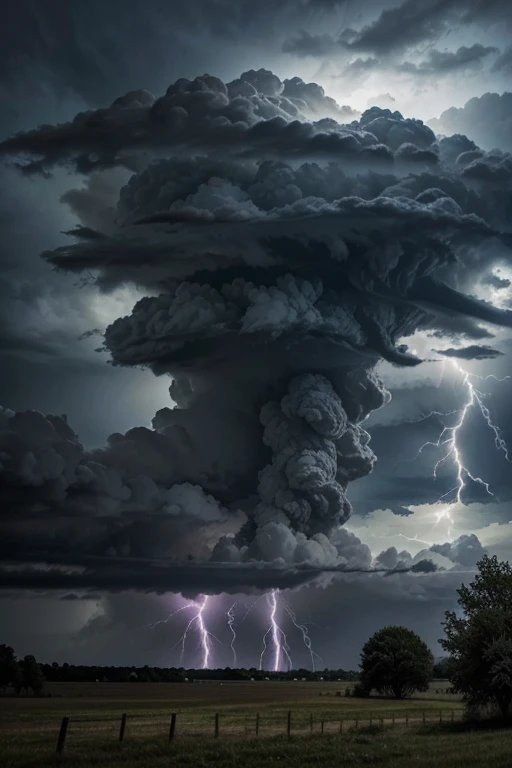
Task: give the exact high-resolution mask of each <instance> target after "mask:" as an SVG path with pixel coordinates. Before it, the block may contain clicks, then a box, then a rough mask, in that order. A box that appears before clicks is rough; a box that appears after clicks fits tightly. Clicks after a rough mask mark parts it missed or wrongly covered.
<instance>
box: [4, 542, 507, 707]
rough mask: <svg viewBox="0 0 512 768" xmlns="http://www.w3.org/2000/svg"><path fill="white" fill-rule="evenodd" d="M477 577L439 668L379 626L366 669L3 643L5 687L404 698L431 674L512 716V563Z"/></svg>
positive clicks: (366, 650)
mask: <svg viewBox="0 0 512 768" xmlns="http://www.w3.org/2000/svg"><path fill="white" fill-rule="evenodd" d="M477 568H478V571H477V574H476V576H475V579H474V581H472V582H471V583H470V584H467V585H462V586H461V588H460V589H459V590H457V594H458V605H459V609H458V611H457V612H455V611H447V612H446V614H445V621H444V622H443V628H444V637H443V638H441V639H440V644H441V647H442V648H443V649H444V650H445V652H446V653H447V656H446V657H445V658H444V659H442V660H441V661H440V662H439V663H438V664H437V665H435V664H434V658H433V655H432V653H431V651H430V650H429V648H428V647H427V645H426V644H425V643H424V642H423V640H422V639H421V638H420V637H419V636H418V635H417V634H416V633H415V632H412V631H411V630H410V629H407V628H406V627H398V626H388V627H384V628H383V629H380V630H379V631H378V632H375V634H374V635H373V636H372V637H371V638H370V639H369V640H368V641H367V643H365V645H364V647H363V649H362V652H361V662H360V670H359V671H358V672H356V671H353V670H343V669H337V670H327V669H325V670H323V671H322V672H318V671H317V672H311V671H309V670H305V669H298V670H291V671H289V672H263V671H260V670H257V669H255V668H252V669H231V668H230V667H226V668H225V669H202V670H196V669H194V670H186V669H184V668H175V667H170V668H161V667H149V666H144V667H114V666H74V665H70V664H58V663H57V662H54V663H53V664H38V663H37V662H36V659H35V658H34V656H25V657H24V659H21V660H18V659H16V656H15V653H14V651H13V649H12V648H10V647H9V646H7V645H0V687H3V688H7V687H9V686H10V687H12V689H13V690H14V691H15V692H16V693H20V692H21V691H23V690H26V691H32V692H33V693H34V694H35V695H38V694H40V693H41V691H42V690H43V686H44V681H45V680H48V681H51V682H77V683H78V682H96V681H98V682H104V681H105V682H125V681H126V682H128V681H132V682H136V681H140V682H165V683H171V682H186V681H193V680H196V681H208V680H212V681H214V680H299V679H300V680H325V681H342V680H343V681H355V682H356V685H355V687H354V689H353V695H356V696H369V695H371V694H372V692H374V691H375V692H377V693H378V694H380V695H383V696H389V697H393V698H396V699H402V698H404V697H407V696H410V695H411V694H413V693H414V692H416V691H426V690H428V687H429V683H430V682H431V680H432V679H434V677H435V678H437V679H447V680H449V681H450V682H451V684H452V686H453V690H454V691H456V692H458V693H461V694H462V696H463V699H464V701H465V703H466V705H467V708H468V710H469V712H470V713H473V714H474V713H476V712H481V711H482V710H485V711H487V712H492V711H494V710H498V711H499V712H500V713H501V715H502V716H503V717H506V716H507V715H508V712H509V709H510V706H511V704H512V568H511V566H510V564H509V563H508V562H507V561H505V562H499V561H498V559H497V557H488V556H487V555H485V556H484V557H483V558H482V559H481V560H480V561H479V563H478V564H477Z"/></svg>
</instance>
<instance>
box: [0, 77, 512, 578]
mask: <svg viewBox="0 0 512 768" xmlns="http://www.w3.org/2000/svg"><path fill="white" fill-rule="evenodd" d="M325 114H328V115H330V117H328V118H325V117H324V115H325ZM333 116H336V117H337V118H338V119H337V120H335V119H334V117H333ZM346 116H347V113H346V110H343V108H340V107H339V106H338V105H337V104H336V103H335V102H333V100H332V99H329V98H328V97H326V95H325V93H324V92H323V90H322V89H321V88H319V86H318V85H316V84H315V83H305V82H303V81H302V80H301V79H300V78H291V79H289V80H286V81H284V82H282V81H281V80H280V79H279V78H278V77H276V76H275V75H274V74H273V73H272V72H270V71H268V70H263V69H260V70H257V71H255V70H249V71H247V72H245V73H244V74H243V75H242V76H241V77H240V78H239V79H237V80H234V81H232V82H230V83H228V84H227V85H226V84H224V83H223V82H222V81H220V80H219V79H217V78H214V77H211V76H209V75H204V76H202V77H200V78H196V79H195V80H194V81H188V80H179V81H177V82H175V83H173V84H172V85H171V86H169V88H168V90H167V93H166V95H165V96H164V97H162V99H155V97H153V96H152V95H151V94H148V93H147V92H144V91H131V92H129V93H128V94H127V95H125V96H123V97H121V98H119V99H117V100H116V101H115V102H114V103H113V105H112V106H111V107H110V108H109V109H107V110H103V111H102V110H99V111H96V112H92V113H87V114H80V115H78V116H77V118H75V120H74V121H72V122H71V123H68V124H65V125H63V126H57V127H52V126H46V127H43V128H41V129H36V130H35V131H32V132H29V133H25V134H22V135H19V136H18V137H15V138H14V139H13V140H12V141H8V142H4V144H3V149H4V151H5V152H9V153H14V154H17V153H18V152H20V151H21V150H22V149H23V150H25V151H26V152H28V153H29V155H31V156H34V157H36V158H37V156H38V155H40V154H41V155H42V158H39V159H34V161H33V162H34V163H35V167H36V168H37V167H39V168H40V169H43V170H47V169H50V168H52V167H53V166H54V165H55V164H58V163H60V162H62V161H68V162H70V163H71V164H74V166H75V167H79V168H81V169H82V170H84V171H85V170H88V171H93V170H95V169H96V168H98V167H100V168H101V167H103V166H108V165H109V164H117V163H119V162H124V160H123V158H121V154H122V153H123V152H127V153H128V155H127V156H128V157H129V158H130V163H132V165H133V167H134V168H140V170H139V172H138V173H137V174H135V176H134V177H133V178H132V179H130V181H129V182H128V184H127V185H126V186H125V187H124V188H123V191H122V193H121V195H120V199H119V202H118V204H117V205H116V206H114V205H113V203H112V194H111V188H110V187H109V185H108V184H107V183H106V182H107V181H108V177H105V176H97V175H94V174H93V175H91V176H90V177H89V181H88V183H87V184H86V185H85V187H84V188H83V189H82V190H81V192H80V193H78V194H74V195H69V194H68V195H67V196H66V198H65V202H67V204H68V205H71V206H72V207H73V209H74V210H75V212H76V213H78V214H79V215H80V216H81V219H82V225H81V226H80V227H78V228H77V229H75V230H72V232H71V234H72V235H74V236H75V237H76V238H77V239H78V242H77V243H75V244H71V245H69V246H68V245H66V246H63V247H59V248H57V249H54V250H53V251H51V252H46V253H45V254H44V255H45V258H46V260H47V261H49V262H50V263H52V264H54V265H55V266H57V267H59V268H60V269H62V270H69V271H76V272H81V273H85V274H86V275H88V274H90V272H91V271H93V272H94V273H95V275H97V276H98V282H99V284H100V285H101V286H102V287H103V288H108V289H112V288H113V287H115V286H124V285H126V284H127V283H130V282H134V283H136V284H137V285H138V286H141V287H143V288H146V289H149V292H150V295H149V296H146V297H145V298H143V299H142V300H140V301H139V302H137V304H136V305H135V306H134V308H133V311H132V312H131V314H129V315H127V316H125V317H120V318H118V319H117V320H116V321H115V322H114V323H112V324H111V325H110V326H109V327H108V328H107V331H106V333H105V349H107V350H108V351H109V352H110V354H111V355H112V359H113V362H114V363H116V364H117V365H123V366H128V367H137V366H141V365H142V366H148V367H150V368H151V369H152V370H153V371H154V372H155V373H158V374H161V373H166V374H170V375H171V376H172V377H173V383H172V386H171V390H170V392H171V396H172V398H173V400H174V402H175V405H176V407H174V408H173V409H170V408H165V409H162V410H161V411H159V412H158V413H157V415H156V416H155V418H154V421H153V429H147V428H144V427H139V428H135V429H132V430H129V431H128V432H127V433H126V434H113V435H111V437H110V438H109V440H108V444H107V445H106V446H105V447H104V448H103V449H99V450H94V451H86V450H85V449H84V448H83V446H82V445H81V443H80V441H79V439H78V437H77V435H76V434H75V433H74V432H73V431H72V429H71V428H70V426H69V425H68V424H67V422H66V420H65V419H64V418H61V417H56V416H47V417H45V416H43V415H42V414H40V413H35V412H25V413H12V412H9V411H5V412H3V414H2V432H1V435H0V437H1V449H2V473H3V478H4V484H3V489H2V493H3V494H4V508H5V510H6V513H5V515H4V517H3V518H2V521H1V526H2V542H3V544H2V546H3V547H4V548H5V552H6V554H7V553H9V554H10V555H11V557H13V556H14V553H16V554H17V557H18V559H19V560H20V561H23V559H24V558H25V559H27V561H28V562H30V561H32V562H34V561H36V560H37V559H38V558H39V559H40V560H43V561H44V560H45V556H46V557H47V558H49V554H48V553H50V555H52V557H53V558H55V559H54V560H53V562H54V563H57V564H58V563H59V562H60V563H66V562H68V563H72V564H75V565H76V564H79V563H80V557H83V556H85V555H87V556H96V555H101V556H103V557H107V559H108V569H109V570H108V573H106V574H104V580H103V582H102V584H99V582H98V579H99V578H100V575H99V573H98V572H96V571H94V572H93V573H92V575H88V572H87V571H86V572H85V573H84V574H81V575H77V574H75V573H72V574H69V572H67V573H66V576H65V580H63V578H64V577H63V576H62V574H61V573H60V572H59V573H57V575H56V574H55V570H56V569H55V567H54V568H53V569H52V572H51V575H49V576H44V574H43V576H41V579H42V582H41V583H43V581H44V579H47V583H46V586H47V587H48V586H49V581H48V580H52V579H53V580H54V582H53V583H55V586H57V583H60V584H61V586H62V588H63V589H67V590H69V589H72V588H78V586H79V582H78V579H79V578H80V579H82V586H89V587H91V588H95V589H100V588H118V589H122V588H128V587H134V588H135V587H138V588H141V589H146V588H150V587H149V585H150V583H152V585H153V586H152V587H151V588H155V578H156V576H162V575H163V578H164V579H167V582H166V583H167V588H168V589H175V588H177V587H176V584H175V582H174V581H173V580H172V578H171V571H169V572H168V573H167V572H166V573H164V572H162V571H158V573H156V572H155V570H154V569H153V568H149V569H148V567H147V564H146V565H144V568H143V570H142V572H141V574H140V577H137V578H140V580H139V582H136V581H135V576H134V577H133V580H132V581H131V582H130V581H127V580H126V572H125V571H126V569H125V568H124V565H121V564H120V561H121V559H123V558H125V557H128V558H129V559H131V560H133V565H134V567H137V558H141V557H142V558H154V557H159V558H163V559H166V560H171V561H173V562H174V563H176V562H177V560H178V559H179V561H180V563H181V560H182V558H183V553H186V554H187V555H189V557H190V558H191V559H193V560H194V562H195V564H194V565H193V566H192V565H191V566H190V570H189V569H188V568H186V569H183V568H181V567H178V565H176V568H177V572H178V571H179V572H180V574H181V577H180V578H182V585H181V589H183V588H186V587H187V584H186V583H184V580H185V581H186V579H188V575H190V580H191V585H192V586H191V588H192V589H194V588H197V589H199V582H198V581H197V578H199V577H197V578H196V575H195V574H196V566H197V568H199V569H201V568H202V567H203V566H204V563H206V562H209V563H223V564H226V563H229V564H231V565H230V567H229V569H228V568H224V569H223V568H222V567H221V566H219V567H218V572H219V573H221V574H225V573H227V571H228V570H229V579H230V582H229V584H228V583H227V581H223V582H221V583H218V584H217V583H216V585H215V587H214V586H212V585H211V584H210V587H209V589H214V588H215V589H216V590H218V591H220V590H223V589H228V588H229V589H230V590H233V591H235V590H240V589H245V588H249V586H250V585H249V583H248V579H249V576H248V575H247V573H246V571H244V568H249V567H250V569H252V570H251V573H253V571H254V572H258V573H259V572H264V573H265V572H266V571H265V567H264V566H263V564H266V565H270V566H271V567H277V566H278V567H279V569H280V574H281V575H283V573H285V574H288V573H292V574H296V572H300V582H299V581H294V582H293V583H294V584H298V583H302V581H305V580H307V579H308V578H317V575H320V574H325V573H327V574H329V573H332V574H335V573H338V572H340V571H346V570H347V569H349V568H356V569H358V570H361V569H362V570H364V571H366V570H368V569H371V565H372V556H371V552H370V550H369V548H368V547H367V546H366V545H364V544H363V543H362V542H361V541H360V540H359V539H358V538H357V537H356V536H354V535H353V534H351V533H350V532H348V531H347V530H346V529H345V528H343V527H342V526H343V523H344V522H346V520H347V518H348V516H349V515H350V511H351V507H350V504H349V502H348V500H347V489H348V486H349V484H350V483H352V482H353V481H355V480H357V479H358V478H362V477H364V476H365V475H368V473H370V472H371V471H372V468H373V466H374V463H375V454H374V452H373V451H372V449H371V448H370V445H369V439H370V436H369V434H368V433H367V431H366V430H365V429H364V428H363V427H362V422H363V420H364V419H365V417H366V416H367V415H368V414H369V413H370V412H371V411H372V410H375V409H377V408H379V407H380V406H382V405H384V404H385V403H386V402H387V401H388V400H389V396H388V394H387V392H386V390H385V388H384V387H383V386H382V384H381V383H380V381H379V379H378V378H377V377H376V376H375V374H374V373H373V371H372V367H373V365H374V363H375V362H376V361H378V360H379V359H382V358H384V359H386V360H388V361H391V362H392V363H393V364H395V365H402V366H415V365H417V364H419V362H420V360H419V358H418V357H417V356H415V355H414V354H412V353H411V352H410V351H409V350H408V348H407V347H406V346H405V345H403V344H402V343H400V340H401V339H402V338H403V337H407V336H409V335H411V334H412V333H414V332H415V331H416V330H418V329H420V328H430V329H432V330H435V329H440V330H444V331H447V330H448V331H452V330H453V323H454V321H455V320H456V319H458V320H459V322H462V323H463V322H467V321H468V319H469V321H470V322H472V320H473V319H477V320H484V321H486V322H490V323H494V324H496V325H503V326H510V325H511V324H512V323H511V317H512V312H509V311H506V310H502V309H499V308H497V307H493V306H491V305H490V304H486V303H485V302H482V301H479V300H477V299H476V298H474V297H472V296H468V295H466V294H465V293H463V292H462V291H461V290H456V289H455V287H454V285H452V284H457V282H459V283H462V284H463V285H464V286H465V285H466V282H467V284H471V280H472V279H473V281H474V277H475V274H479V272H478V271H477V268H476V267H475V266H474V265H473V263H472V262H471V260H470V257H469V256H468V255H467V245H473V246H480V245H481V243H482V242H483V241H486V240H487V239H489V238H492V239H493V242H494V241H495V240H497V241H498V242H501V243H504V244H506V243H507V242H508V241H507V238H506V237H505V236H503V235H500V233H499V231H498V230H497V229H496V228H495V225H496V224H501V220H500V218H499V212H498V213H496V211H495V210H494V207H492V215H491V214H489V210H491V207H490V206H487V207H486V205H485V204H484V198H483V196H481V195H480V194H479V192H478V190H477V191H475V190H473V189H468V188H467V187H466V186H465V184H464V182H463V181H462V180H461V179H459V178H457V179H455V180H453V181H452V180H451V178H448V179H447V178H446V176H445V175H444V174H446V173H453V172H452V171H451V165H450V170H448V169H444V170H442V168H441V165H442V164H443V163H444V162H445V158H446V157H448V156H449V157H450V162H451V163H452V162H453V160H452V156H453V155H455V153H456V152H458V151H459V150H462V151H468V150H471V149H472V145H471V144H470V143H468V142H467V141H466V142H464V141H463V140H461V139H457V140H456V141H455V142H454V145H456V147H454V146H451V145H450V146H448V143H447V142H445V143H444V144H441V143H439V144H438V143H437V142H436V140H435V135H434V133H433V132H432V130H431V129H430V128H428V127H427V126H425V125H424V124H423V123H422V122H421V121H418V120H414V119H404V118H403V116H402V115H401V114H400V113H398V112H391V111H390V110H381V109H379V108H376V107H374V108H372V109H370V110H367V112H365V113H364V114H363V115H362V116H361V119H360V120H359V121H352V122H351V124H349V125H343V124H342V122H341V121H343V119H344V118H345V117H346ZM452 143H453V142H452ZM205 146H206V147H208V148H210V149H212V148H215V150H216V151H215V153H210V155H209V156H208V157H207V158H205V157H194V153H195V151H196V150H197V149H198V148H201V147H205ZM155 149H156V150H157V151H160V150H165V153H166V154H168V153H171V154H172V153H178V154H179V155H180V158H179V159H177V158H173V157H170V158H169V157H167V158H166V159H162V160H159V161H157V162H155V163H150V162H149V161H150V159H151V157H148V151H149V152H153V150H155ZM284 149H286V151H287V152H291V151H293V160H294V162H293V164H292V163H290V164H286V163H284V162H282V161H280V162H276V161H275V160H268V158H267V155H268V154H269V153H270V154H272V153H275V152H276V151H277V150H279V151H281V150H284ZM321 153H325V154H326V156H327V157H331V156H332V157H335V158H336V159H338V160H340V159H342V158H343V159H347V158H350V157H352V156H355V157H357V159H358V163H357V164H354V165H351V164H349V163H344V164H343V165H341V164H336V163H329V164H327V165H326V164H323V165H320V164H317V163H311V162H304V161H306V160H308V159H309V157H310V155H311V154H315V155H318V154H321ZM125 157H126V155H125ZM425 165H426V166H431V167H433V170H432V171H430V172H429V173H422V172H421V171H422V170H423V169H424V167H425ZM411 166H412V167H415V168H416V169H417V170H418V171H419V173H417V174H415V175H413V176H411V177H410V178H408V179H405V180H402V179H401V176H402V174H404V173H407V171H408V169H410V167H411ZM375 168H377V170H378V171H379V173H376V172H375ZM473 183H476V182H474V181H473V180H472V184H473ZM488 216H489V220H490V221H491V222H492V225H490V224H489V223H488V221H487V218H488ZM493 217H494V218H493ZM95 222H98V229H94V228H93V226H94V223H95ZM120 224H122V225H123V226H120ZM493 263H494V262H492V261H490V262H489V264H488V265H487V269H490V268H491V267H492V264H493ZM478 269H481V267H480V266H479V267H478ZM443 270H444V271H443ZM472 270H473V271H472ZM434 274H436V278H435V277H434ZM437 274H442V275H443V276H446V281H447V282H446V283H445V282H443V281H442V280H443V279H444V277H443V278H440V279H437ZM154 294H157V295H154ZM470 327H471V326H470ZM434 422H435V423H433V424H432V425H431V426H432V429H433V428H434V426H437V427H439V423H440V421H439V418H437V419H435V418H434ZM219 435H222V440H221V441H219ZM404 442H405V441H404ZM414 480H415V478H414V477H409V478H408V479H407V478H406V479H405V480H404V482H403V491H402V492H403V496H404V501H407V490H406V488H407V481H410V488H411V490H412V488H413V481H414ZM430 490H431V489H427V488H425V498H428V495H427V494H428V492H429V491H430ZM471 490H472V489H471ZM472 492H473V491H472ZM415 493H416V496H418V493H419V491H418V488H416V491H415ZM380 497H381V499H382V498H384V497H385V492H384V493H382V494H380ZM395 501H396V504H397V506H400V505H401V506H406V503H403V504H402V503H401V501H400V500H395ZM26 519H30V521H31V525H30V526H25V525H22V524H21V521H23V522H24V521H25V520H26ZM64 553H67V556H65V555H64ZM66 557H67V559H66ZM123 562H124V561H123ZM254 563H256V564H257V565H256V566H254ZM251 564H252V565H251ZM168 567H169V568H171V569H172V568H174V567H175V565H174V564H173V565H169V566H168ZM425 567H426V568H432V565H427V566H425ZM98 568H99V566H98ZM118 569H120V570H122V575H119V574H120V571H119V570H118ZM283 569H284V571H283ZM303 569H305V571H304V573H307V575H306V576H305V575H304V573H303V572H302V570H303ZM57 571H59V569H57ZM215 573H217V571H215ZM155 574H156V576H155ZM37 575H38V574H36V575H34V574H33V573H32V572H30V573H29V574H28V575H27V576H26V582H25V584H26V586H27V588H28V586H29V584H34V583H35V580H36V576H37ZM223 578H225V579H227V576H224V575H223ZM250 578H252V579H253V580H254V583H253V585H252V586H253V588H258V584H259V582H258V580H257V579H256V576H255V575H254V574H253V575H252V576H251V577H250ZM265 578H266V577H265ZM283 578H284V577H283ZM287 578H288V576H286V577H285V579H284V581H283V583H282V584H280V586H283V587H287V586H292V583H291V582H290V581H286V579H287ZM290 578H293V579H296V578H297V577H296V575H293V576H292V577H290ZM6 579H7V576H6ZM59 579H60V580H61V581H60V582H59ZM71 579H75V581H74V582H73V583H72V582H71ZM195 579H196V580H195ZM201 579H202V581H201V585H203V584H204V583H205V577H204V573H203V574H202V575H201ZM123 580H124V584H123ZM230 585H231V586H230ZM6 586H7V583H6ZM266 586H268V584H267V583H266V582H265V584H264V585H263V586H261V585H260V587H259V588H264V587H266ZM164 588H165V585H162V589H164Z"/></svg>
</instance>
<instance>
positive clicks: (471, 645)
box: [440, 555, 512, 716]
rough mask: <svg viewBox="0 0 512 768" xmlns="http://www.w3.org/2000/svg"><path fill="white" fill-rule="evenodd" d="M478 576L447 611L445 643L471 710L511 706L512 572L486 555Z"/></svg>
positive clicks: (452, 676) (453, 677) (455, 679)
mask: <svg viewBox="0 0 512 768" xmlns="http://www.w3.org/2000/svg"><path fill="white" fill-rule="evenodd" d="M477 565H478V574H477V575H476V577H475V579H474V581H472V582H471V583H470V584H467V585H462V587H461V588H460V589H458V590H457V594H458V595H459V599H458V604H459V607H460V610H459V611H457V612H454V611H447V613H446V618H445V622H444V631H445V637H444V638H443V639H442V640H441V641H440V642H441V645H442V646H443V648H444V649H445V650H446V651H448V653H449V654H450V655H451V657H452V665H451V670H450V680H451V682H452V684H453V685H454V687H455V688H456V689H457V690H458V691H460V692H461V693H463V694H464V699H465V701H466V702H467V704H468V705H469V706H470V707H475V708H482V707H485V706H489V705H491V706H496V707H498V708H499V710H500V711H501V713H502V715H503V716H506V715H507V714H508V711H509V708H510V705H511V703H512V568H511V566H510V564H509V563H508V562H499V561H498V558H497V557H488V556H487V555H485V556H484V557H483V558H482V560H480V561H479V562H478V564H477Z"/></svg>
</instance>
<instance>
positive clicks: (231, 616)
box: [227, 602, 247, 669]
mask: <svg viewBox="0 0 512 768" xmlns="http://www.w3.org/2000/svg"><path fill="white" fill-rule="evenodd" d="M235 606H236V602H234V603H233V605H232V606H231V608H230V609H229V611H228V612H227V617H228V627H229V629H230V630H231V635H232V637H231V643H230V648H231V650H232V652H233V667H234V668H235V669H236V650H235V642H236V632H235V627H234V623H235ZM246 615H247V614H246Z"/></svg>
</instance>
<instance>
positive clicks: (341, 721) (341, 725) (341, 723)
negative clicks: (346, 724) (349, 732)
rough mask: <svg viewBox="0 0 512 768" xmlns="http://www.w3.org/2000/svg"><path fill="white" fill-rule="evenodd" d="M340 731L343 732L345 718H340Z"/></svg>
mask: <svg viewBox="0 0 512 768" xmlns="http://www.w3.org/2000/svg"><path fill="white" fill-rule="evenodd" d="M340 733H343V720H340Z"/></svg>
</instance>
